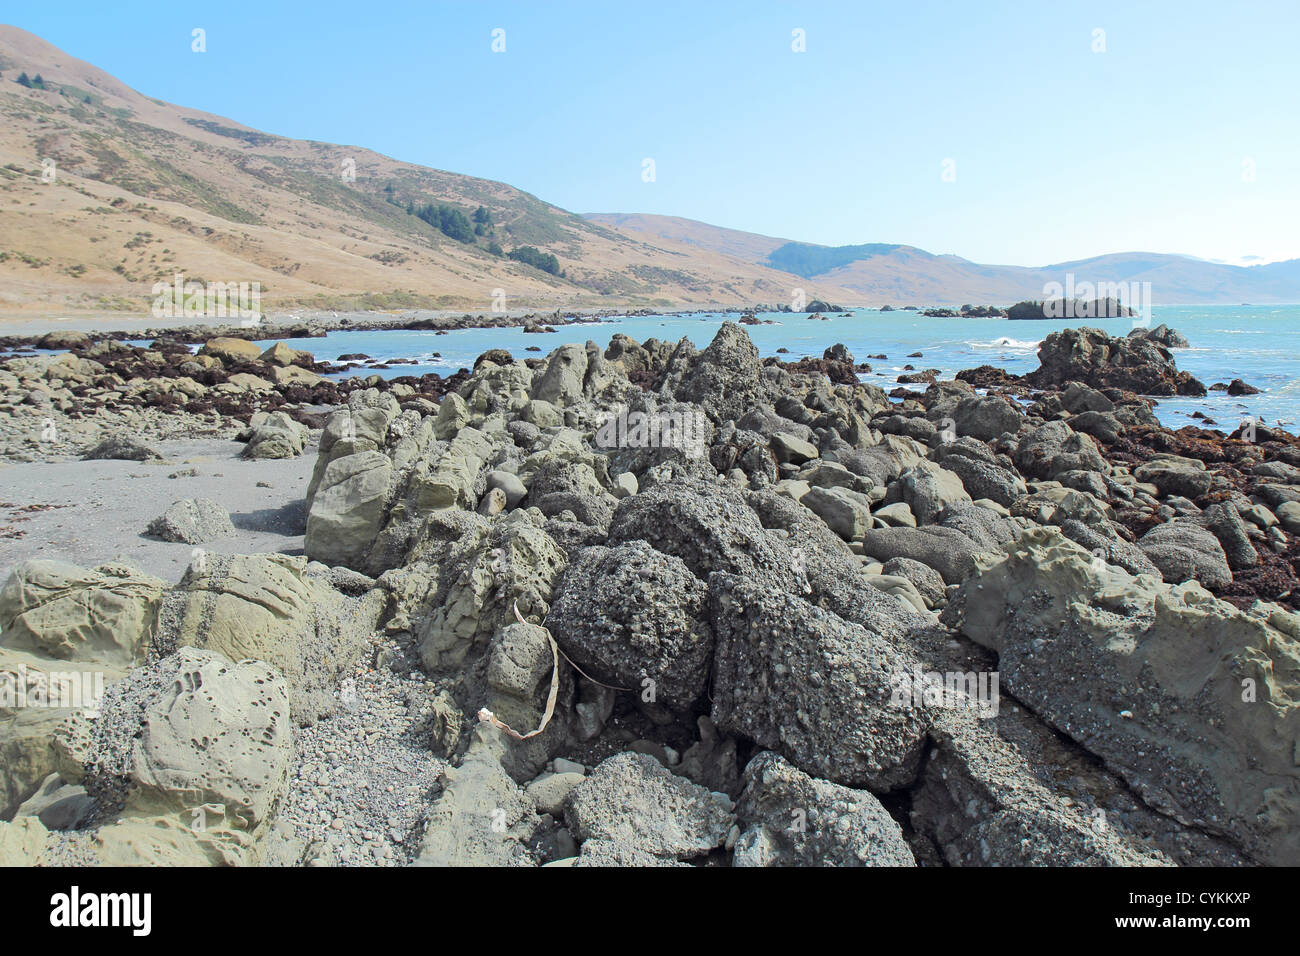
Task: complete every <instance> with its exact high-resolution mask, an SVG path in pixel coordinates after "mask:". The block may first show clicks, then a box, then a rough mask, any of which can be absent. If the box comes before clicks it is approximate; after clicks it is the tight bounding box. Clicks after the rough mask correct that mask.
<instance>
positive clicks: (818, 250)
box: [587, 213, 1300, 305]
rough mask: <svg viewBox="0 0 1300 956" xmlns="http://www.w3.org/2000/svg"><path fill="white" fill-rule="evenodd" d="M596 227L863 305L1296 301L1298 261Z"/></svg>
mask: <svg viewBox="0 0 1300 956" xmlns="http://www.w3.org/2000/svg"><path fill="white" fill-rule="evenodd" d="M587 218H588V219H589V220H591V221H593V222H599V223H603V224H605V225H608V226H611V227H614V228H617V229H619V230H620V231H622V232H624V233H627V234H628V235H636V236H644V237H646V238H647V239H648V240H650V239H654V238H663V239H672V240H673V241H675V242H678V243H682V244H684V245H690V246H693V247H695V248H697V249H699V250H701V251H702V252H703V251H723V250H725V251H727V252H728V254H730V255H734V256H738V257H741V258H745V259H747V260H748V261H750V262H753V263H755V264H761V265H765V266H768V267H770V268H773V269H779V270H781V271H782V272H788V273H792V274H794V275H797V276H800V277H803V278H807V279H816V280H817V281H820V282H828V283H832V284H834V285H837V286H841V287H843V288H845V289H848V290H850V292H851V293H852V294H853V301H854V302H860V303H862V304H870V305H880V304H885V303H889V304H894V305H899V304H917V305H959V304H967V303H970V304H974V305H982V304H1000V305H1009V304H1011V303H1012V302H1016V301H1019V300H1023V299H1034V298H1042V297H1043V296H1044V287H1045V286H1046V285H1047V284H1048V283H1053V282H1054V283H1059V284H1061V285H1062V286H1064V285H1065V284H1066V276H1067V275H1073V277H1074V282H1075V283H1076V284H1078V283H1081V282H1090V283H1093V284H1096V283H1102V282H1105V283H1120V282H1122V283H1126V284H1127V283H1133V282H1138V283H1142V282H1150V283H1151V298H1152V301H1153V303H1154V304H1156V305H1181V304H1193V303H1230V304H1239V303H1242V302H1251V303H1255V302H1259V303H1269V302H1300V259H1291V260H1288V261H1286V262H1275V263H1272V264H1270V265H1262V266H1232V265H1224V264H1220V263H1213V262H1207V261H1205V260H1203V259H1196V258H1193V257H1191V256H1179V255H1166V254H1162V253H1154V252H1118V253H1112V254H1110V255H1105V256H1095V257H1093V258H1091V259H1078V260H1075V261H1073V262H1059V263H1055V264H1053V265H1048V266H1042V267H1028V266H992V265H981V264H980V263H977V262H971V261H970V260H968V259H963V258H961V257H960V256H936V255H934V254H932V253H929V252H926V251H925V250H924V249H918V248H916V247H915V246H908V245H901V244H898V243H868V244H864V245H853V246H820V245H814V244H811V243H803V242H792V241H790V240H787V239H775V238H772V237H769V236H760V235H756V234H754V233H748V232H737V231H735V230H732V229H722V228H719V227H718V226H711V225H708V224H706V223H702V222H694V221H692V220H689V219H679V218H676V217H672V216H652V215H629V214H605V213H597V214H591V215H588V216H587Z"/></svg>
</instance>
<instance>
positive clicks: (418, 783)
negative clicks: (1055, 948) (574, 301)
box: [0, 319, 1300, 866]
mask: <svg viewBox="0 0 1300 956" xmlns="http://www.w3.org/2000/svg"><path fill="white" fill-rule="evenodd" d="M547 321H551V320H550V319H547ZM211 331H223V332H226V333H229V332H231V331H232V330H229V329H226V330H211ZM246 331H247V330H246ZM1172 335H1176V333H1172V332H1171V331H1170V330H1163V331H1161V330H1153V332H1152V333H1149V334H1142V333H1139V334H1135V335H1132V336H1129V337H1126V338H1122V339H1121V338H1113V337H1109V336H1107V335H1105V333H1102V332H1099V331H1097V330H1092V329H1086V328H1085V329H1069V330H1065V331H1063V332H1057V333H1052V334H1050V335H1048V336H1047V338H1046V339H1045V340H1044V342H1043V344H1042V347H1041V349H1040V353H1039V357H1040V362H1041V363H1042V364H1041V367H1040V368H1039V369H1038V370H1036V371H1035V372H1033V373H1031V374H1030V375H1027V376H1024V377H1018V376H1012V375H1008V374H1007V373H1005V372H1004V371H1002V370H999V369H995V368H992V367H988V366H986V367H983V368H980V369H972V370H969V371H966V372H962V373H959V374H958V375H957V376H956V378H955V379H954V380H951V381H938V380H937V381H934V382H933V383H932V384H930V385H929V386H928V387H927V388H926V390H925V391H924V392H923V393H920V392H912V391H908V390H898V391H896V392H895V393H892V394H886V393H885V392H884V391H883V390H881V389H880V388H878V387H876V386H874V385H870V384H863V383H860V382H858V380H857V369H858V366H857V365H856V364H855V360H854V357H853V356H852V355H850V354H849V353H848V350H847V349H845V348H844V347H843V346H842V345H837V346H833V347H831V348H828V349H827V350H826V353H825V355H824V356H823V358H822V359H820V360H810V359H805V360H802V361H800V362H798V363H784V362H782V361H780V360H778V359H776V358H769V359H760V357H759V355H758V352H757V349H756V348H755V347H754V345H753V343H752V342H751V341H750V340H749V338H748V337H747V335H746V334H745V332H744V330H743V328H741V327H740V326H738V325H735V324H732V323H730V322H728V323H725V324H724V325H723V326H722V328H721V330H720V331H719V332H718V333H717V336H716V337H715V339H714V340H713V342H712V344H710V345H709V346H708V347H707V348H706V349H703V350H697V349H696V348H695V347H694V346H692V345H691V343H690V342H689V341H687V340H683V341H681V342H676V343H673V342H661V341H658V340H655V339H650V340H648V341H646V342H644V343H638V342H635V341H633V340H632V339H630V338H628V337H627V336H625V335H615V336H614V338H613V339H612V340H611V341H610V343H609V345H608V347H605V348H601V347H599V346H597V345H596V344H594V343H590V342H589V343H587V345H586V346H580V345H566V346H562V347H560V348H558V349H556V350H555V351H553V352H552V353H551V354H550V355H548V356H546V357H545V358H536V359H526V360H522V361H521V360H516V359H515V358H514V357H513V356H511V355H510V354H509V353H507V352H504V351H502V350H494V351H492V352H488V353H485V354H484V355H483V356H481V357H480V358H479V360H478V361H477V362H476V363H475V365H474V368H473V369H472V370H467V371H464V372H461V373H458V374H457V375H454V376H450V377H447V378H440V377H439V376H436V375H425V376H406V377H399V378H392V379H386V378H383V377H381V376H379V375H375V374H371V375H365V374H364V373H365V371H366V369H365V368H360V369H354V370H353V371H355V372H358V373H359V374H356V375H354V376H353V377H350V378H343V379H341V380H338V381H334V380H331V379H327V378H325V377H324V376H325V375H327V374H330V373H331V372H333V371H336V370H337V369H338V368H339V366H336V365H333V364H330V363H322V362H317V361H316V359H315V358H314V357H313V356H311V355H310V354H307V353H299V352H295V351H293V350H291V349H288V348H287V347H285V346H284V345H283V344H282V343H280V344H276V345H271V346H270V347H269V348H261V347H260V346H255V345H253V344H252V343H251V342H249V341H248V339H249V338H250V336H247V335H233V334H224V335H206V337H204V338H202V339H201V341H202V342H203V343H204V344H203V348H202V349H200V350H199V353H198V354H197V355H195V354H192V353H191V351H190V349H189V348H188V347H187V346H188V344H192V343H193V342H197V341H200V340H198V339H191V340H187V339H186V337H185V335H183V334H181V335H178V334H176V333H175V330H170V331H166V332H160V334H159V335H158V336H157V337H154V336H145V337H149V338H155V341H153V343H152V345H151V347H149V348H138V347H135V346H131V345H128V344H126V343H124V342H122V341H119V340H118V339H117V338H116V337H114V336H108V337H102V338H97V337H89V336H88V337H86V338H84V339H75V338H74V339H69V340H64V341H62V342H61V343H60V344H61V346H62V347H64V348H67V349H68V350H69V351H67V352H66V354H62V355H18V356H12V357H8V358H4V359H2V360H0V390H2V391H0V457H2V458H3V459H4V460H6V461H9V462H27V463H30V464H26V465H21V466H20V465H12V466H11V467H13V468H17V467H22V468H29V469H40V468H43V467H50V466H51V464H50V463H57V462H61V461H62V462H66V461H67V460H68V459H69V458H80V457H85V458H87V459H89V460H90V461H93V462H95V463H96V464H97V465H98V464H99V463H101V462H110V463H111V462H129V463H130V464H129V465H128V467H133V468H138V467H144V466H147V465H148V464H149V463H151V462H159V461H167V460H168V459H167V454H166V453H167V450H168V449H169V448H170V447H171V446H170V445H169V444H168V443H171V442H174V441H176V440H178V439H180V438H188V439H194V438H196V437H200V436H202V437H205V438H206V439H211V440H214V441H237V442H239V443H240V444H241V445H242V446H243V451H242V452H241V454H242V455H243V456H244V458H245V459H246V460H248V461H250V462H252V463H254V464H253V465H250V466H249V467H250V468H251V467H255V466H256V463H257V462H263V463H265V464H267V465H270V464H272V463H273V462H285V463H292V462H294V461H302V462H303V464H304V467H303V470H302V472H301V474H302V479H301V481H302V483H303V486H302V487H296V488H291V489H287V490H286V497H287V498H289V499H292V501H288V500H286V501H285V502H284V503H283V504H282V507H285V506H287V505H288V504H291V503H292V504H294V505H295V507H297V508H299V510H300V513H301V519H300V520H301V526H300V527H296V528H293V529H290V530H292V531H293V532H294V533H295V534H298V535H301V537H300V538H295V539H294V541H300V546H295V547H285V548H284V549H282V550H281V551H280V552H278V553H257V554H246V553H231V552H230V551H229V549H228V548H227V549H226V550H225V551H224V552H223V553H217V552H216V551H214V550H212V549H211V547H210V546H209V545H208V542H210V541H211V540H213V539H214V538H222V537H223V536H224V537H225V539H226V540H236V541H237V540H239V539H238V537H237V536H238V534H239V533H240V532H239V530H238V529H235V528H233V527H231V526H230V516H229V515H228V514H227V511H230V510H231V509H230V508H229V507H228V506H227V505H226V504H225V503H223V502H221V501H213V500H210V499H208V498H204V497H199V498H181V499H178V500H176V501H175V502H172V501H167V500H159V501H157V502H156V512H157V520H156V521H152V522H148V523H147V525H148V527H145V526H144V525H145V524H146V523H145V522H141V525H142V526H141V527H140V528H139V533H141V534H147V535H149V536H152V537H154V538H158V539H160V540H162V541H167V542H172V546H174V547H175V548H177V549H183V552H186V553H187V561H188V569H187V570H186V571H185V572H184V574H183V576H181V577H180V580H179V581H178V582H175V583H173V582H172V581H171V580H166V579H164V578H160V577H156V576H154V575H153V574H150V573H148V572H146V571H144V570H141V569H140V568H139V567H132V566H129V565H128V564H126V563H123V562H121V561H110V560H108V559H107V557H106V558H104V559H103V563H98V566H96V567H94V568H93V569H91V568H86V567H78V566H75V565H73V564H70V563H66V562H65V561H61V560H53V559H50V558H48V557H42V556H40V555H39V554H37V555H36V556H34V557H32V556H28V557H26V558H25V559H24V560H22V561H21V563H18V564H17V566H16V567H12V568H8V569H3V570H6V571H9V572H11V573H9V574H8V578H7V581H6V582H5V584H4V586H3V588H2V589H0V676H3V675H5V674H9V675H18V674H21V675H23V678H22V679H23V680H24V681H26V682H27V683H26V684H24V687H27V686H28V685H30V687H32V688H38V687H42V686H43V687H45V688H46V695H47V696H48V691H49V688H50V686H52V685H59V686H62V685H63V684H67V683H71V684H74V685H75V684H76V683H77V682H78V681H79V680H81V679H82V678H83V677H85V678H86V679H89V678H90V677H91V676H92V675H98V676H99V678H100V679H102V681H103V682H104V683H105V685H106V690H105V692H104V696H103V698H102V700H100V701H98V704H97V706H96V707H93V708H87V707H84V706H39V705H32V704H31V702H30V701H18V700H15V699H14V695H13V694H10V695H9V697H8V698H0V862H3V863H10V864H29V865H30V864H39V863H45V864H48V863H60V862H62V863H74V864H84V865H106V864H156V865H175V864H190V865H258V864H261V865H277V866H279V865H283V866H296V865H381V866H391V865H411V864H413V865H561V866H569V865H574V866H619V865H638V866H640V865H644V866H676V865H691V864H693V865H710V866H770V865H855V866H858V865H871V866H913V865H926V866H931V865H953V866H966V865H972V866H983V865H1164V866H1168V865H1179V866H1195V865H1295V864H1297V863H1300V768H1297V766H1296V761H1295V746H1296V741H1297V740H1298V739H1300V707H1297V700H1298V699H1300V614H1298V613H1297V611H1298V610H1300V594H1297V585H1298V584H1300V582H1298V581H1297V577H1296V574H1297V569H1298V568H1300V545H1298V543H1297V542H1298V541H1300V442H1298V441H1297V439H1296V438H1295V437H1294V436H1291V435H1289V434H1287V433H1285V432H1281V431H1278V430H1273V429H1269V428H1266V427H1265V426H1263V425H1257V426H1251V427H1250V428H1247V427H1246V426H1243V427H1241V428H1238V429H1237V430H1235V431H1234V432H1233V433H1232V434H1230V435H1225V434H1223V433H1222V432H1217V431H1210V430H1203V429H1197V428H1192V427H1185V428H1181V429H1179V430H1177V431H1171V430H1169V429H1167V428H1164V427H1162V426H1161V425H1160V424H1159V422H1158V421H1157V420H1156V418H1155V416H1154V414H1153V412H1152V404H1153V400H1152V398H1150V397H1149V396H1153V395H1154V396H1160V395H1195V394H1204V393H1205V390H1206V389H1205V386H1204V385H1203V384H1202V383H1199V382H1196V381H1195V380H1194V379H1192V378H1191V377H1190V376H1188V375H1187V374H1186V373H1185V372H1182V371H1180V370H1178V369H1177V368H1176V366H1175V364H1174V361H1173V359H1172V356H1171V353H1170V352H1169V350H1168V347H1167V345H1166V344H1165V342H1166V341H1168V338H1169V336H1172ZM139 337H141V336H140V335H139V334H137V333H133V334H132V335H131V338H133V339H134V338H139ZM47 341H48V340H47ZM0 344H4V345H5V347H7V348H11V349H12V348H15V347H18V346H17V345H15V344H14V343H13V342H11V341H8V340H6V342H5V343H0ZM26 344H28V345H31V344H32V343H26ZM40 347H46V346H40ZM50 347H53V346H50ZM1197 389H1199V391H1198V390H1197ZM611 422H614V423H617V427H613V426H612V425H611ZM611 436H612V437H611ZM313 453H314V456H315V460H314V466H313V465H311V458H310V457H309V456H310V455H312V454H313ZM88 463H89V462H88ZM181 464H183V462H179V463H176V464H171V463H169V464H167V465H166V466H165V467H167V468H172V467H178V466H179V465H181ZM106 467H108V466H106ZM308 467H310V475H308V474H307V469H308ZM32 474H33V475H39V471H34V472H32ZM33 480H35V479H33ZM150 487H151V488H152V487H154V485H150ZM231 494H234V491H233V490H232V492H231ZM31 504H32V505H33V506H37V507H39V506H40V503H39V502H33V503H31ZM169 505H170V507H169ZM26 506H28V503H26V502H17V503H14V507H15V509H18V508H20V507H26ZM295 513H298V512H295ZM295 520H297V519H295ZM14 527H17V525H14ZM0 530H3V529H0ZM231 535H235V536H236V537H235V538H234V539H231V538H230V536H231ZM177 553H182V551H178V552H177ZM99 561H100V559H99V558H97V557H93V556H90V555H88V563H93V562H99ZM13 684H14V682H13V680H9V681H8V683H7V684H3V683H0V692H3V691H4V690H5V687H6V686H8V687H10V688H12V687H13ZM200 688H201V690H200ZM56 702H57V703H66V699H65V700H63V701H56ZM88 711H89V712H88ZM200 739H203V740H204V741H205V742H204V744H203V745H202V746H199V745H197V744H196V741H198V740H200Z"/></svg>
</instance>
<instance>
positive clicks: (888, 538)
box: [862, 525, 983, 584]
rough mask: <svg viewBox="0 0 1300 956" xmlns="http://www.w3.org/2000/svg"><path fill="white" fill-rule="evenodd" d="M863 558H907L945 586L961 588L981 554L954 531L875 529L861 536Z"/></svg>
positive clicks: (978, 547) (960, 534) (942, 528)
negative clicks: (934, 574)
mask: <svg viewBox="0 0 1300 956" xmlns="http://www.w3.org/2000/svg"><path fill="white" fill-rule="evenodd" d="M862 547H863V551H864V553H865V554H867V555H868V556H869V557H873V558H875V559H877V560H878V561H888V560H890V559H891V558H896V557H898V558H910V559H912V560H913V561H919V562H920V563H921V564H924V565H927V566H928V567H931V568H934V569H935V570H936V571H938V572H939V574H940V575H942V576H943V580H944V583H945V584H960V583H961V582H962V581H964V580H965V579H966V578H967V577H969V576H970V575H971V574H973V573H974V571H975V555H976V554H978V553H979V552H980V551H981V550H983V549H982V548H981V547H980V546H979V545H978V544H977V543H976V542H974V541H972V540H971V539H970V538H969V537H967V536H966V535H965V534H963V533H962V532H961V531H958V530H957V529H956V528H945V527H941V526H938V525H929V526H927V527H924V528H906V527H903V528H875V529H873V530H871V531H868V532H867V533H866V534H864V535H863V536H862Z"/></svg>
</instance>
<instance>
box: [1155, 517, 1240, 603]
mask: <svg viewBox="0 0 1300 956" xmlns="http://www.w3.org/2000/svg"><path fill="white" fill-rule="evenodd" d="M1138 547H1139V548H1141V549H1142V551H1143V552H1144V553H1145V554H1146V556H1147V557H1148V558H1150V559H1151V563H1152V564H1154V565H1155V566H1156V567H1158V568H1159V569H1160V573H1161V575H1162V576H1163V577H1164V579H1165V580H1166V581H1168V582H1169V583H1170V584H1181V583H1183V582H1184V581H1193V580H1195V581H1200V582H1201V583H1202V584H1204V585H1205V586H1206V587H1212V588H1217V587H1225V586H1227V585H1229V584H1231V583H1232V570H1231V569H1230V568H1229V567H1228V558H1227V555H1225V554H1224V553H1223V547H1222V545H1220V544H1219V540H1218V538H1216V537H1215V536H1214V535H1213V534H1212V533H1211V532H1210V531H1208V530H1206V529H1205V528H1203V527H1201V526H1200V525H1198V524H1193V523H1192V522H1190V521H1184V520H1179V521H1171V522H1168V523H1167V524H1158V525H1156V526H1155V527H1154V528H1152V529H1151V530H1150V531H1148V532H1147V533H1146V534H1144V535H1143V536H1142V537H1141V538H1139V539H1138Z"/></svg>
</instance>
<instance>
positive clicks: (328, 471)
mask: <svg viewBox="0 0 1300 956" xmlns="http://www.w3.org/2000/svg"><path fill="white" fill-rule="evenodd" d="M321 454H322V455H324V454H325V452H324V451H322V452H321ZM392 472H393V465H392V462H391V461H390V460H389V458H388V456H387V455H384V454H382V453H380V452H378V451H373V450H372V451H362V452H358V453H356V454H353V455H344V456H342V457H339V458H335V459H333V460H332V461H330V462H329V464H328V466H327V467H326V468H325V470H324V473H323V474H322V475H321V479H320V482H319V484H318V485H317V486H316V488H315V493H314V494H313V495H312V496H311V497H310V499H309V500H310V504H309V510H308V512H307V535H306V544H305V547H306V551H307V554H308V555H309V556H310V557H311V558H312V559H313V560H316V561H322V562H324V563H325V564H330V565H343V566H344V567H349V568H353V569H355V570H361V569H363V568H365V567H366V566H367V559H368V557H369V554H370V550H371V547H372V546H373V545H374V541H375V537H376V536H377V535H378V534H379V530H380V528H381V527H382V524H383V519H384V506H385V504H386V502H387V498H388V486H389V482H390V479H391V478H392Z"/></svg>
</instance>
